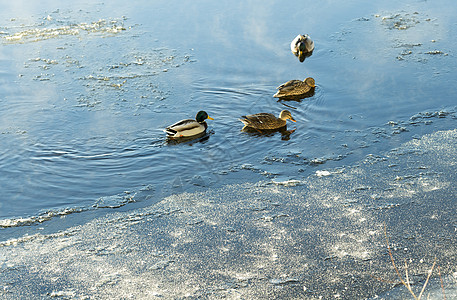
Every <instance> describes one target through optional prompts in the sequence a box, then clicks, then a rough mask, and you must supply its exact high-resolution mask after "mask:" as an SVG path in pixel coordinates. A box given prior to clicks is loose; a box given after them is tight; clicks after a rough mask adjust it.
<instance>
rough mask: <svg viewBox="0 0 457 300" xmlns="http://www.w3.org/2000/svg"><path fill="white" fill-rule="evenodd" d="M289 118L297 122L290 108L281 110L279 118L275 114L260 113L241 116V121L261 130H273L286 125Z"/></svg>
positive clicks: (247, 125) (246, 125)
mask: <svg viewBox="0 0 457 300" xmlns="http://www.w3.org/2000/svg"><path fill="white" fill-rule="evenodd" d="M287 119H289V120H291V121H293V122H296V121H295V120H294V118H292V115H291V113H290V111H288V110H283V111H281V113H280V114H279V118H276V117H275V116H274V115H273V114H269V113H259V114H254V115H248V116H241V119H240V121H241V122H243V124H244V125H245V127H250V128H254V129H259V130H268V129H270V130H271V129H279V128H282V127H284V126H286V120H287Z"/></svg>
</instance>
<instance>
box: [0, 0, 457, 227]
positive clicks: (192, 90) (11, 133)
mask: <svg viewBox="0 0 457 300" xmlns="http://www.w3.org/2000/svg"><path fill="white" fill-rule="evenodd" d="M3 2H4V3H2V7H3V9H2V11H1V12H0V38H1V42H2V45H1V48H0V49H1V50H0V105H1V110H0V133H1V135H0V186H1V187H2V189H1V193H0V219H3V220H8V219H14V218H24V217H30V216H32V217H33V216H39V215H42V214H44V213H46V212H49V211H54V212H59V211H62V210H64V209H69V208H70V209H75V210H76V211H85V210H92V209H94V207H95V208H96V207H97V203H100V202H103V201H105V200H106V199H108V200H106V201H108V202H110V201H113V203H111V202H110V203H109V204H108V205H107V206H113V207H118V206H122V205H125V204H126V205H127V206H128V205H130V202H135V201H136V202H142V203H144V205H147V204H150V203H154V202H157V201H160V199H161V197H163V196H164V195H167V194H170V193H173V192H175V191H180V192H181V191H185V190H187V189H189V190H190V189H196V188H197V189H198V188H211V187H213V186H217V185H221V184H224V183H226V182H229V181H239V182H243V181H246V180H251V181H255V180H259V179H265V178H267V179H269V178H282V179H284V178H285V179H287V178H288V177H292V176H296V175H297V174H303V175H305V174H309V173H312V172H315V170H316V169H317V168H319V166H321V165H323V164H325V165H326V166H332V167H338V166H341V165H343V164H346V163H349V162H351V161H357V160H359V159H360V158H361V157H364V156H365V155H366V154H367V153H371V152H376V151H379V150H380V149H390V148H392V147H393V146H395V145H396V144H397V143H398V141H399V139H402V138H404V139H408V138H410V137H411V136H413V135H414V134H419V135H420V134H423V133H427V132H429V131H432V130H436V129H440V128H449V127H452V126H454V127H455V124H454V122H453V118H452V117H450V116H451V115H452V113H453V112H454V111H455V103H456V102H455V96H454V88H455V85H456V83H457V74H456V72H455V70H456V60H455V57H454V55H455V49H456V43H455V39H454V37H455V36H456V33H457V32H456V28H457V26H456V25H457V24H456V22H455V19H454V17H455V15H456V13H457V12H456V10H457V8H456V7H455V5H450V4H449V3H450V2H449V1H439V3H436V2H433V3H430V2H427V1H407V2H406V3H405V2H398V1H389V2H383V3H368V4H367V3H364V2H362V1H350V2H345V3H340V2H338V1H328V2H326V3H315V2H311V1H306V2H301V1H296V2H288V3H287V5H286V4H284V3H283V2H280V1H269V2H249V3H236V4H235V3H215V2H212V1H206V2H201V1H199V2H197V3H196V2H192V1H185V2H178V3H169V2H168V1H154V2H152V3H151V2H149V1H135V2H133V3H132V2H129V3H127V2H123V1H114V2H113V1H110V2H109V3H106V2H105V3H104V2H92V1H91V2H85V1H81V2H72V3H61V2H58V1H47V2H45V3H40V4H39V5H38V4H30V3H26V2H14V3H10V2H7V1H3ZM47 30H48V31H47ZM48 32H51V33H50V34H48ZM298 33H308V34H309V35H310V36H311V37H312V38H313V39H314V41H315V45H316V50H315V51H314V53H313V55H312V56H311V57H309V58H307V59H306V60H305V62H304V63H300V62H299V61H298V59H297V58H296V57H295V56H294V55H293V54H292V53H291V52H290V50H289V43H290V41H291V40H292V39H293V38H294V37H295V36H296V35H297V34H298ZM15 34H16V35H15ZM18 34H22V36H19V35H18ZM308 76H312V77H313V78H315V80H316V83H317V87H316V92H315V95H314V96H313V97H311V98H308V99H305V100H302V101H289V102H284V101H282V102H278V101H277V100H276V99H275V98H273V97H272V95H273V94H274V93H275V91H276V90H275V89H276V87H277V86H279V85H280V84H282V83H284V82H286V81H288V80H290V79H302V80H303V79H304V78H306V77H308ZM285 108H288V109H289V110H291V111H292V115H293V116H294V118H295V119H296V120H297V123H294V124H290V125H289V128H290V129H296V130H295V132H294V133H292V134H291V135H290V137H289V138H288V139H283V138H282V137H281V135H280V134H279V133H277V134H272V135H268V136H261V135H256V134H248V133H244V132H241V131H240V130H241V128H242V127H243V126H242V124H241V122H239V121H238V117H239V116H241V115H245V114H251V113H257V112H271V113H274V114H279V112H280V111H281V110H282V109H285ZM199 110H205V111H207V112H208V114H209V115H210V116H211V117H213V118H214V119H215V120H214V121H208V124H209V130H208V136H206V137H205V138H204V139H202V140H198V141H194V142H188V143H183V144H178V145H175V144H169V143H167V141H166V139H165V134H164V132H163V128H164V127H166V126H167V125H170V124H172V123H174V122H176V121H178V120H180V119H183V118H189V117H190V118H192V117H194V116H195V114H196V112H197V111H199ZM421 113H422V115H419V116H420V118H419V122H413V121H414V120H413V119H414V118H413V119H411V117H413V116H415V115H417V114H421ZM427 114H429V115H430V116H431V118H428V115H427ZM422 116H426V117H424V118H422ZM443 119H445V121H446V122H445V121H444V120H443ZM389 122H390V123H389ZM430 125H431V126H430ZM145 191H148V192H145ZM110 199H111V200H110ZM99 206H100V207H103V206H104V205H99Z"/></svg>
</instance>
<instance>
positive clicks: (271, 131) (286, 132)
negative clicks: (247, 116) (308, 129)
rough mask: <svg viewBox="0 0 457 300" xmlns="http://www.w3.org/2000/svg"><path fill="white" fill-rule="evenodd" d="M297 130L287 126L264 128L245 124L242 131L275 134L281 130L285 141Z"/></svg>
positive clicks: (254, 134)
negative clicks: (288, 128)
mask: <svg viewBox="0 0 457 300" xmlns="http://www.w3.org/2000/svg"><path fill="white" fill-rule="evenodd" d="M295 130H297V129H291V130H287V126H284V127H281V128H277V129H263V130H260V129H255V128H251V127H246V126H244V127H243V129H241V131H242V132H245V133H248V134H249V135H253V136H273V135H275V134H276V133H277V132H279V133H280V134H281V140H284V141H288V140H290V135H291V134H292V133H293V132H294V131H295Z"/></svg>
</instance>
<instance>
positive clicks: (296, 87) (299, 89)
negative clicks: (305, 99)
mask: <svg viewBox="0 0 457 300" xmlns="http://www.w3.org/2000/svg"><path fill="white" fill-rule="evenodd" d="M315 86H316V82H315V81H314V79H313V78H312V77H308V78H306V79H305V80H303V81H301V80H289V81H287V82H286V83H283V84H281V85H280V86H278V87H277V90H278V91H277V92H276V94H274V95H273V97H275V98H288V97H289V98H290V97H299V96H305V95H306V94H308V93H310V92H313V91H314V87H315Z"/></svg>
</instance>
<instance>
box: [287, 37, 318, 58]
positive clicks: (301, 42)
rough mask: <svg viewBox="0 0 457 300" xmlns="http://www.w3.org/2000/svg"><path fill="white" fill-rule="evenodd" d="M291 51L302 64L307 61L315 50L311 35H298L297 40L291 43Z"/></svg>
mask: <svg viewBox="0 0 457 300" xmlns="http://www.w3.org/2000/svg"><path fill="white" fill-rule="evenodd" d="M290 50H291V51H292V53H293V54H295V56H297V57H298V58H299V59H300V61H301V62H303V61H304V60H305V58H306V57H309V56H311V54H312V53H313V50H314V42H313V40H312V39H311V38H310V37H309V35H307V34H305V35H301V34H299V35H297V37H296V38H294V40H293V41H292V42H291V43H290Z"/></svg>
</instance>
